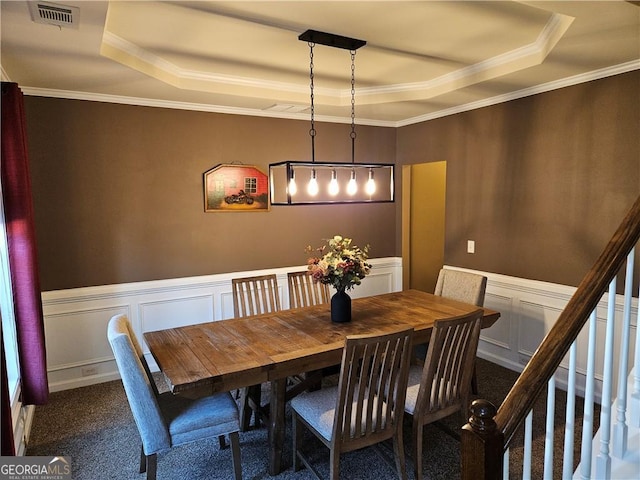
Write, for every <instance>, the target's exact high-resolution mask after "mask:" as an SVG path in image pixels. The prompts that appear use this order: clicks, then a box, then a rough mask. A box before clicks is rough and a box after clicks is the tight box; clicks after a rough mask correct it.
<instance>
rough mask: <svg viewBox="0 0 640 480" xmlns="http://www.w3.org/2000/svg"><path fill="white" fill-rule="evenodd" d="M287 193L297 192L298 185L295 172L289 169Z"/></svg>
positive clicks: (293, 193)
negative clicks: (289, 176)
mask: <svg viewBox="0 0 640 480" xmlns="http://www.w3.org/2000/svg"><path fill="white" fill-rule="evenodd" d="M288 192H289V195H295V194H296V193H298V186H297V185H296V174H295V173H294V171H293V170H291V178H290V179H289V188H288Z"/></svg>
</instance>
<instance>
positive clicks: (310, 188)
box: [307, 42, 319, 196]
mask: <svg viewBox="0 0 640 480" xmlns="http://www.w3.org/2000/svg"><path fill="white" fill-rule="evenodd" d="M314 46H315V43H313V42H309V89H310V99H311V129H310V130H309V136H310V137H311V163H316V126H315V106H314V103H313V99H314V98H313V97H314V94H313V77H314V75H313V47H314ZM318 190H319V188H318V180H317V176H316V169H315V168H312V169H311V178H310V179H309V184H308V185H307V192H308V193H309V195H311V196H316V195H317V194H318Z"/></svg>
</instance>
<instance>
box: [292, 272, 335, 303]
mask: <svg viewBox="0 0 640 480" xmlns="http://www.w3.org/2000/svg"><path fill="white" fill-rule="evenodd" d="M287 283H288V286H289V306H290V307H291V308H300V307H309V306H311V305H318V304H321V303H329V300H330V299H331V294H330V292H329V285H327V284H326V283H320V282H314V281H313V277H312V276H311V272H310V271H309V270H303V271H302V272H289V273H288V274H287Z"/></svg>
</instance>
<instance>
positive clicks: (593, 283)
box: [461, 197, 640, 480]
mask: <svg viewBox="0 0 640 480" xmlns="http://www.w3.org/2000/svg"><path fill="white" fill-rule="evenodd" d="M639 240H640V197H638V198H637V199H636V201H635V203H634V204H633V206H632V207H631V209H630V210H629V212H628V214H627V215H626V217H625V218H624V220H623V221H622V223H621V224H620V226H619V227H618V229H617V230H616V232H615V233H614V235H613V236H612V238H611V240H610V241H609V243H608V244H607V246H606V247H605V249H604V251H603V252H602V253H601V254H600V256H599V258H598V259H597V260H596V262H595V264H594V265H593V267H592V268H591V270H589V272H588V273H587V274H586V275H585V277H584V279H583V280H582V282H581V283H580V285H579V286H578V288H577V290H576V292H575V293H574V295H573V296H572V297H571V299H570V300H569V302H568V303H567V305H566V307H565V308H564V310H563V311H562V312H561V314H560V316H559V317H558V320H557V321H556V322H555V324H554V325H553V327H552V328H551V330H550V331H549V333H548V334H547V335H546V336H545V338H544V340H543V341H542V343H541V344H540V346H539V347H538V349H537V350H536V352H535V353H534V354H533V356H532V357H531V359H530V360H529V362H528V363H527V365H526V367H525V368H524V370H523V371H522V373H521V375H520V376H519V378H518V379H517V381H516V383H515V384H514V386H513V387H512V389H511V390H510V392H509V393H508V394H507V396H506V398H505V400H504V401H503V402H502V405H501V406H500V408H499V409H497V410H496V407H495V406H494V405H493V404H491V403H490V402H488V401H486V400H476V401H474V402H473V404H472V406H471V417H470V418H469V423H468V424H467V425H465V426H464V427H463V429H462V433H461V457H462V470H461V473H462V479H463V480H497V479H500V480H501V479H502V478H503V475H504V466H505V463H504V462H505V452H506V451H508V448H509V445H510V443H511V441H512V440H513V436H514V434H515V433H516V431H517V429H518V428H519V427H520V426H521V425H522V424H523V422H525V420H527V422H530V418H531V417H530V412H531V410H532V408H533V405H534V403H535V402H536V401H537V399H538V398H539V397H540V396H541V395H542V393H543V392H544V390H545V387H547V385H548V384H549V381H550V380H552V378H553V376H554V374H555V372H556V370H557V369H558V367H559V366H560V363H561V361H562V359H563V358H564V357H565V355H566V354H567V352H568V351H569V349H570V348H571V346H572V344H574V342H575V340H576V338H577V337H578V334H579V333H580V331H581V330H582V328H583V327H584V325H585V323H586V322H587V320H588V319H589V317H590V316H591V314H592V312H594V310H595V309H596V307H597V305H598V303H599V302H600V299H601V298H602V296H603V295H604V294H605V292H606V291H607V288H608V287H609V285H610V284H611V282H612V281H613V280H614V279H615V278H616V276H617V274H618V272H619V271H620V270H621V268H622V266H623V265H624V262H625V260H626V259H627V257H628V256H629V254H630V252H631V251H632V250H633V249H634V247H635V245H636V244H637V243H638V241H639ZM614 285H615V282H614ZM614 298H615V292H614ZM614 302H615V300H614ZM638 349H640V346H638ZM552 385H553V384H552ZM603 401H604V398H603ZM507 471H508V470H507Z"/></svg>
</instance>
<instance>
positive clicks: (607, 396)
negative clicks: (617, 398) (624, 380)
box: [596, 277, 616, 478]
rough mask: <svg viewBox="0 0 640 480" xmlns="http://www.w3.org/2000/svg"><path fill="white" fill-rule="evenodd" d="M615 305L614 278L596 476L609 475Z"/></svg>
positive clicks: (607, 330) (606, 336) (605, 351)
mask: <svg viewBox="0 0 640 480" xmlns="http://www.w3.org/2000/svg"><path fill="white" fill-rule="evenodd" d="M615 306H616V279H615V277H614V278H613V280H612V281H611V283H610V284H609V300H608V305H607V329H606V335H605V340H604V367H603V369H602V377H603V379H602V380H603V381H602V408H601V410H600V453H599V454H598V457H597V458H596V478H609V477H610V476H611V455H610V454H609V439H610V438H611V398H612V397H611V390H612V385H611V384H612V383H613V335H614V324H615Z"/></svg>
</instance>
